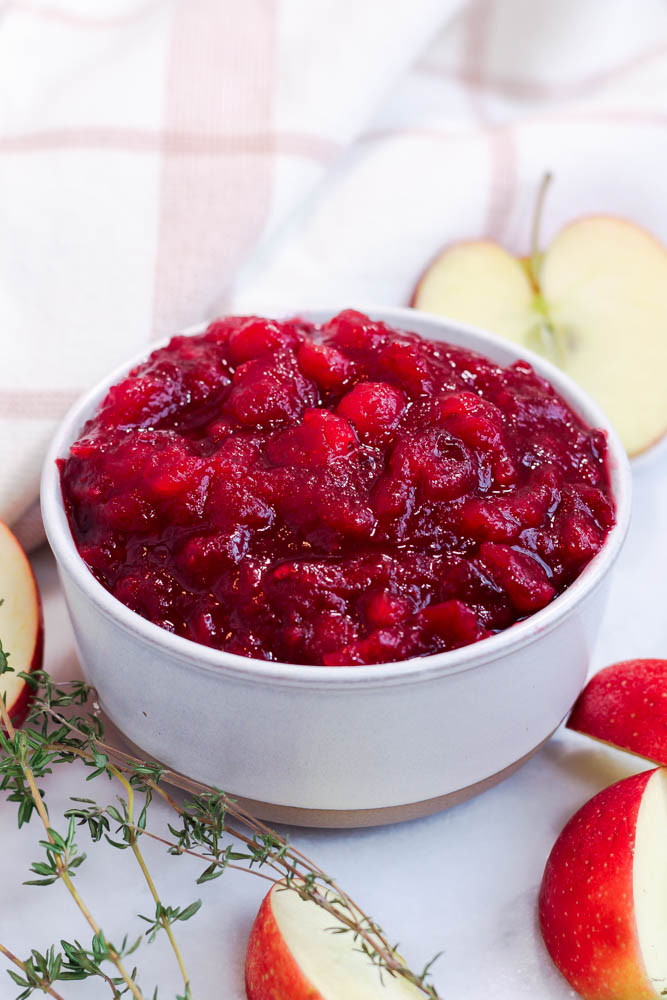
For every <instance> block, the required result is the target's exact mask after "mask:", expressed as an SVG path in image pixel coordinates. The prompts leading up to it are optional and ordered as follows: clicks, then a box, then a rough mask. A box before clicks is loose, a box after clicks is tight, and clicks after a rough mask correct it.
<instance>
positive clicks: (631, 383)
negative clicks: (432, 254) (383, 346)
mask: <svg viewBox="0 0 667 1000" xmlns="http://www.w3.org/2000/svg"><path fill="white" fill-rule="evenodd" d="M537 278H538V280H539V286H540V291H539V293H538V292H537V290H536V288H535V287H534V285H533V283H532V282H531V280H530V277H529V273H528V269H527V268H526V267H525V265H523V264H522V263H520V262H519V261H518V260H517V259H516V258H514V257H513V256H512V255H511V254H509V253H507V252H506V251H505V250H503V249H502V248H501V247H498V246H497V245H495V244H493V243H489V242H478V243H463V244H459V245H456V246H453V247H451V248H449V249H448V250H445V251H444V252H443V253H442V254H441V255H440V257H439V258H437V260H435V261H434V262H433V264H431V266H430V267H429V268H428V270H427V271H426V273H425V274H424V276H423V278H422V279H421V281H420V282H419V285H418V286H417V290H416V292H415V296H414V299H413V305H414V306H415V307H417V308H418V309H425V310H427V311H429V312H435V313H439V314H442V315H446V316H449V317H451V318H452V319H455V320H458V321H461V322H466V323H472V324H474V325H476V326H480V327H483V328H485V329H487V330H489V331H491V332H494V333H498V334H500V335H501V336H503V337H506V338H507V339H509V340H512V341H514V342H516V343H519V344H522V345H524V346H525V347H528V348H529V349H531V350H534V351H537V352H538V353H541V354H543V355H545V356H546V357H547V358H548V359H549V360H550V361H553V362H554V363H555V364H558V365H559V366H560V367H562V368H563V369H564V370H565V371H566V372H568V374H569V375H571V376H572V377H573V378H574V379H575V380H576V381H577V382H579V384H580V385H582V386H583V387H584V388H585V389H586V390H587V391H588V392H589V393H590V394H591V396H593V398H594V399H595V400H597V402H598V403H599V404H600V406H601V407H602V408H603V410H605V411H606V413H607V414H608V416H609V418H610V420H611V421H612V423H613V424H614V425H615V426H616V429H617V431H618V433H619V435H620V437H621V439H622V441H623V443H624V444H625V447H626V449H627V450H628V452H629V453H630V454H631V455H633V454H637V453H639V452H641V451H643V450H645V449H646V448H647V447H649V445H651V444H653V443H654V442H655V441H657V440H658V439H659V438H660V437H661V436H662V435H663V434H664V433H665V431H666V430H667V391H666V390H665V373H666V372H667V333H666V331H667V293H666V291H665V289H666V288H667V252H666V251H665V249H664V247H662V246H661V244H660V243H658V242H657V240H655V239H654V238H653V237H652V236H651V235H650V234H649V233H647V232H645V231H644V230H643V229H641V228H639V227H638V226H635V225H633V224H632V223H629V222H626V221H624V220H622V219H615V218H611V217H603V216H598V217H591V218H585V219H581V220H578V221H576V222H573V223H571V224H570V225H569V226H567V227H566V228H565V229H563V230H562V232H561V233H560V234H559V235H558V236H557V237H556V239H555V240H554V242H553V243H552V244H551V246H550V247H549V249H548V250H547V251H546V253H545V254H544V255H543V256H542V257H541V258H540V263H539V266H538V275H537Z"/></svg>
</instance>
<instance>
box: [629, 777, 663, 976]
mask: <svg viewBox="0 0 667 1000" xmlns="http://www.w3.org/2000/svg"><path fill="white" fill-rule="evenodd" d="M633 893H634V902H635V919H636V921H637V935H638V937H639V942H640V946H641V951H642V958H643V959H644V966H645V968H646V974H647V976H648V978H649V980H650V981H651V983H652V985H653V986H654V987H655V990H656V993H657V995H658V996H660V995H662V994H663V991H665V990H667V771H665V770H664V769H662V770H659V771H656V772H655V774H654V775H653V777H652V778H651V780H650V781H649V783H648V785H647V786H646V791H645V792H644V795H643V797H642V801H641V805H640V807H639V815H638V816H637V830H636V841H635V861H634V869H633Z"/></svg>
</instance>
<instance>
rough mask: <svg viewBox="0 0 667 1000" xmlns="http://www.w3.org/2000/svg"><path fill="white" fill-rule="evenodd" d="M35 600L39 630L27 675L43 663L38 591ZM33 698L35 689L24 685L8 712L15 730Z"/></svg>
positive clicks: (42, 635) (21, 723)
mask: <svg viewBox="0 0 667 1000" xmlns="http://www.w3.org/2000/svg"><path fill="white" fill-rule="evenodd" d="M37 599H38V601H39V628H38V630H37V638H36V640H35V651H34V653H33V654H32V663H31V664H30V667H29V668H28V669H27V670H26V671H25V672H26V673H28V674H30V673H32V672H33V670H41V669H42V666H43V662H44V616H43V614H42V601H41V598H40V596H39V591H37ZM10 652H11V650H10ZM10 663H11V660H10ZM34 697H35V688H33V687H31V686H30V684H27V683H24V684H23V687H22V688H21V693H20V694H19V696H18V698H17V699H16V701H15V702H14V704H13V705H12V706H11V707H10V710H9V717H10V719H11V720H12V725H13V726H14V728H15V729H18V728H19V727H20V726H22V725H23V723H24V722H25V719H26V716H27V714H28V712H29V710H30V705H31V703H32V700H33V698H34Z"/></svg>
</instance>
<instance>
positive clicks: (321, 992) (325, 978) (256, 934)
mask: <svg viewBox="0 0 667 1000" xmlns="http://www.w3.org/2000/svg"><path fill="white" fill-rule="evenodd" d="M336 923H337V921H336V919H335V918H334V917H333V916H332V915H331V914H330V913H328V912H327V911H326V910H324V909H323V908H322V907H320V906H318V905H317V904H316V903H313V902H311V901H310V900H304V899H302V898H301V897H300V896H299V894H298V893H297V892H295V891H293V890H290V889H286V888H285V884H284V883H283V882H278V883H276V885H274V886H273V888H272V889H271V890H270V891H269V892H268V893H267V895H266V896H265V897H264V901H263V902H262V905H261V907H260V909H259V913H258V914H257V917H256V919H255V923H254V924H253V927H252V930H251V932H250V940H249V941H248V951H247V954H246V966H245V977H246V993H247V995H248V1000H403V998H408V997H413V998H417V997H421V1000H423V998H424V994H423V992H422V991H421V990H420V989H418V987H416V986H414V985H413V984H412V983H409V982H408V981H407V980H406V979H403V978H400V977H398V976H390V975H389V974H388V973H383V975H382V978H380V972H379V970H378V968H377V966H375V965H373V964H372V963H371V962H370V960H369V959H368V958H367V957H366V956H365V955H364V954H363V953H362V952H361V950H360V948H359V944H358V942H355V941H354V938H353V936H352V934H351V933H345V934H341V933H334V931H332V929H331V928H332V927H335V926H336ZM340 926H341V927H343V926H344V925H343V924H341V925H340Z"/></svg>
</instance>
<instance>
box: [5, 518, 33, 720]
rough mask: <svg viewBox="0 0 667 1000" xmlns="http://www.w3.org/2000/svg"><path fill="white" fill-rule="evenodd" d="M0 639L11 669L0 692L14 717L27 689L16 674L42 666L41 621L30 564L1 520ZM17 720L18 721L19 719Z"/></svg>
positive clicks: (23, 701) (22, 705) (24, 700)
mask: <svg viewBox="0 0 667 1000" xmlns="http://www.w3.org/2000/svg"><path fill="white" fill-rule="evenodd" d="M0 601H2V604H0V642H2V648H3V649H4V651H5V652H6V653H9V665H10V667H11V668H12V671H11V672H7V673H4V674H2V675H0V694H4V695H5V704H6V705H7V708H8V709H9V712H10V715H11V716H12V717H13V718H14V719H17V717H18V716H20V715H21V713H22V710H23V709H24V708H25V707H26V705H27V699H28V694H29V692H30V689H29V688H28V685H27V684H26V682H25V681H24V680H23V679H22V678H21V677H19V676H18V674H19V672H21V671H23V672H26V673H28V672H30V671H31V670H34V669H39V667H41V652H42V622H41V606H40V600H39V593H38V590H37V585H36V583H35V578H34V576H33V572H32V569H31V567H30V563H29V562H28V560H27V558H26V555H25V553H24V551H23V549H22V548H21V546H20V545H19V543H18V542H17V540H16V538H15V537H14V535H13V534H12V533H11V531H10V530H9V528H8V527H7V525H5V524H3V523H2V522H0ZM19 721H20V720H19Z"/></svg>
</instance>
